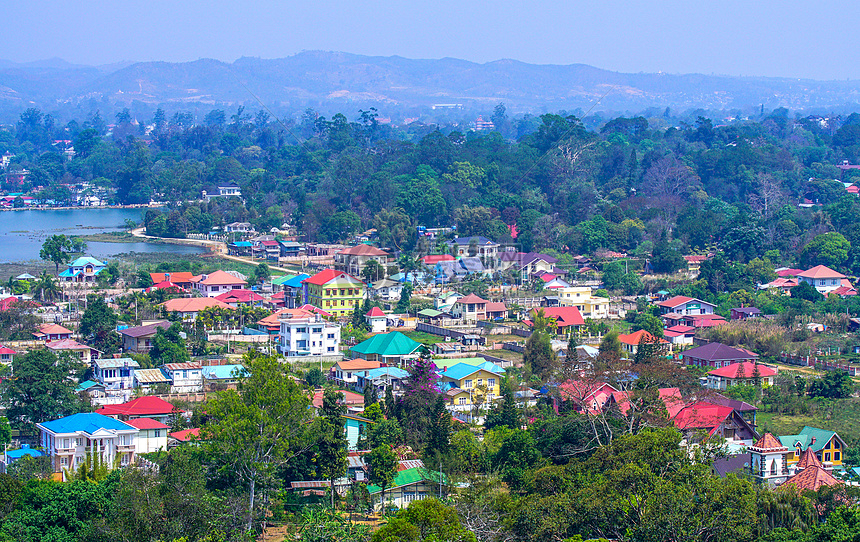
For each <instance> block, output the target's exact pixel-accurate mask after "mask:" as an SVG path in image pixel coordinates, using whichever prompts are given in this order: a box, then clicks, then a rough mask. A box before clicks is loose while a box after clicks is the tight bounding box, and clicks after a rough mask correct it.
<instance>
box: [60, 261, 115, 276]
mask: <svg viewBox="0 0 860 542" xmlns="http://www.w3.org/2000/svg"><path fill="white" fill-rule="evenodd" d="M106 267H107V264H105V263H104V262H100V261H98V260H97V259H95V258H91V257H89V256H81V257H80V258H77V259H76V260H75V261H73V262H72V263H70V264H69V268H68V269H66V270H65V271H63V272H61V273H60V275H59V278H60V280H61V281H63V282H95V280H96V277H97V276H98V274H99V273H101V272H102V270H104V269H105V268H106Z"/></svg>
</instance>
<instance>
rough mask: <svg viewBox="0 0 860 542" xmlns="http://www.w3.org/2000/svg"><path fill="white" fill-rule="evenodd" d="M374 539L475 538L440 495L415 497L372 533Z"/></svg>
mask: <svg viewBox="0 0 860 542" xmlns="http://www.w3.org/2000/svg"><path fill="white" fill-rule="evenodd" d="M370 540H371V542H423V541H426V542H443V541H444V542H476V538H475V535H474V534H472V533H471V532H470V531H469V530H468V529H466V528H464V527H463V525H462V524H461V523H460V518H459V517H457V512H456V511H455V510H454V509H453V508H451V507H449V506H446V505H444V504H442V503H441V502H439V501H438V500H437V499H432V498H428V499H421V500H419V501H414V502H412V503H410V504H409V506H408V507H407V508H405V509H403V510H400V511H398V512H397V514H396V515H395V516H394V517H393V518H391V519H390V520H389V521H388V523H386V524H385V525H383V526H382V527H381V528H380V529H379V530H378V531H376V532H375V533H373V536H372V537H371V539H370Z"/></svg>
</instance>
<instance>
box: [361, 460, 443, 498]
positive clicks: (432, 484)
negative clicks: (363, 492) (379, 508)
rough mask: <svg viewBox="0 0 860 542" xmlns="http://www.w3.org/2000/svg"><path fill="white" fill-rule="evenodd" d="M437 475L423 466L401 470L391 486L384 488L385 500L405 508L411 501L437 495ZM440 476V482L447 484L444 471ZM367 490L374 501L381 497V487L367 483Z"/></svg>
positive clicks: (437, 473)
mask: <svg viewBox="0 0 860 542" xmlns="http://www.w3.org/2000/svg"><path fill="white" fill-rule="evenodd" d="M439 477H440V473H439V472H438V471H431V470H428V469H426V468H424V467H416V468H412V469H406V470H402V471H400V472H398V473H397V476H395V477H394V482H393V483H392V484H391V487H387V488H385V501H386V502H388V503H391V504H393V505H394V506H396V507H398V508H406V507H407V506H409V503H410V502H412V501H417V500H421V499H426V498H427V497H438V496H439V485H440V484H439ZM441 477H442V484H445V485H447V483H448V477H447V476H445V475H444V473H443V474H441ZM367 491H368V492H369V493H370V497H371V499H374V501H376V500H377V499H380V498H381V497H382V488H381V487H379V486H377V485H374V484H370V485H368V486H367ZM375 504H379V503H375Z"/></svg>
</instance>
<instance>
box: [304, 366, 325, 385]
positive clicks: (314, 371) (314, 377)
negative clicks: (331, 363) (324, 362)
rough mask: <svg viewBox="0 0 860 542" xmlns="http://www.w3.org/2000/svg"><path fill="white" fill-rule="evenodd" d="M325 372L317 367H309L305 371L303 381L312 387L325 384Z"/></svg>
mask: <svg viewBox="0 0 860 542" xmlns="http://www.w3.org/2000/svg"><path fill="white" fill-rule="evenodd" d="M325 381H326V378H325V374H323V372H322V371H320V369H319V367H311V368H310V369H308V371H307V372H306V373H305V382H307V383H308V386H310V387H312V388H321V387H322V386H323V384H325Z"/></svg>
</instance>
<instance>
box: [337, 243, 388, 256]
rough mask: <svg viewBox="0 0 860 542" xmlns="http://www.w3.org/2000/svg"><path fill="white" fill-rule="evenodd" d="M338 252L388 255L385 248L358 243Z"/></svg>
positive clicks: (355, 254)
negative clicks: (380, 248)
mask: <svg viewBox="0 0 860 542" xmlns="http://www.w3.org/2000/svg"><path fill="white" fill-rule="evenodd" d="M338 254H348V255H350V256H388V253H387V252H385V251H384V250H379V249H378V248H376V247H372V246H370V245H356V246H354V247H349V248H345V249H343V250H341V251H340V252H338Z"/></svg>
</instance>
